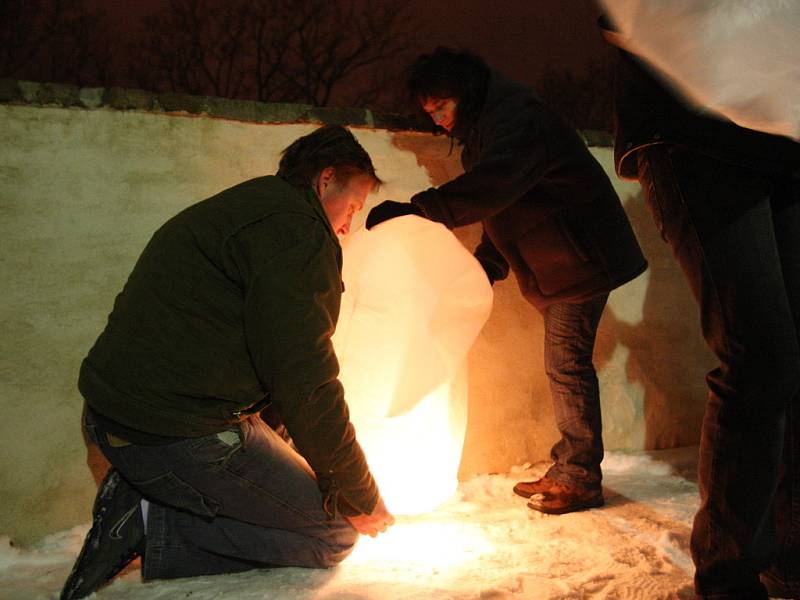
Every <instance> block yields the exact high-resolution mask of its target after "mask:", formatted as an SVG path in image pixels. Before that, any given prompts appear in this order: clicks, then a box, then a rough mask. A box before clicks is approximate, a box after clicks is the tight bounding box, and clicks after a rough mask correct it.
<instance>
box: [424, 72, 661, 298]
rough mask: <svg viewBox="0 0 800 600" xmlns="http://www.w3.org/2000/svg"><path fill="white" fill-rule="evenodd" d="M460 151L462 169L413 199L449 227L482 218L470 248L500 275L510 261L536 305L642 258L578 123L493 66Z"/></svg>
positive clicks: (629, 272) (624, 275) (618, 277)
mask: <svg viewBox="0 0 800 600" xmlns="http://www.w3.org/2000/svg"><path fill="white" fill-rule="evenodd" d="M461 161H462V164H463V165H464V169H465V172H464V173H463V174H462V175H460V176H459V177H457V178H455V179H453V180H452V181H450V182H448V183H446V184H444V185H442V186H440V187H438V188H431V189H428V190H426V191H424V192H420V193H419V194H416V195H415V196H414V197H413V198H412V199H411V202H412V203H413V204H414V205H416V206H417V207H418V208H419V209H420V210H421V211H422V212H423V214H424V215H425V216H426V217H427V218H429V219H431V220H434V221H438V222H440V223H443V224H444V225H446V226H447V227H448V228H450V229H452V228H454V227H460V226H463V225H470V224H472V223H477V222H481V224H482V225H483V230H484V235H483V240H482V242H481V244H480V246H479V247H478V248H477V250H476V252H475V255H476V257H477V258H478V259H479V260H481V261H482V262H483V263H484V264H485V265H488V268H489V270H491V271H493V272H494V274H495V275H496V276H497V277H496V278H498V279H501V278H504V277H506V275H507V274H508V268H509V266H510V267H511V270H513V271H514V274H515V275H516V277H517V281H518V283H519V287H520V290H521V291H522V293H523V295H524V296H525V298H526V299H527V300H528V301H529V302H531V304H533V305H534V306H536V307H537V308H538V309H539V310H543V309H544V308H546V307H547V306H548V305H550V304H552V303H554V302H583V301H585V300H588V299H590V298H592V297H594V296H597V295H600V294H604V293H607V292H609V291H610V290H612V289H614V288H616V287H618V286H620V285H622V284H624V283H626V282H628V281H630V280H631V279H633V278H634V277H636V276H637V275H639V274H640V273H641V272H642V271H644V270H645V269H646V268H647V261H646V260H645V259H644V256H643V255H642V252H641V249H640V248H639V244H638V242H637V241H636V237H635V236H634V233H633V230H632V229H631V225H630V223H629V222H628V218H627V216H626V215H625V212H624V210H623V208H622V205H621V203H620V200H619V198H618V196H617V194H616V192H615V191H614V189H613V187H612V186H611V182H610V181H609V179H608V176H607V175H606V173H605V171H603V168H602V167H601V166H600V164H599V163H598V162H597V161H596V160H595V158H594V157H593V156H592V155H591V154H590V153H589V150H588V148H587V147H586V144H584V142H583V140H582V139H581V138H580V136H579V135H578V134H577V132H576V131H575V130H574V129H572V128H571V127H569V126H568V125H567V124H566V123H564V122H563V121H562V119H561V118H560V117H559V116H558V115H556V114H555V113H554V112H553V111H551V110H550V109H548V108H547V107H546V106H544V105H543V104H542V103H541V101H540V100H539V99H538V98H537V97H536V95H535V94H534V93H533V92H532V91H530V90H529V89H527V88H526V87H524V86H522V85H520V84H517V83H516V82H513V81H510V80H508V79H506V78H504V77H503V76H502V75H501V74H500V73H498V72H496V71H492V72H491V75H490V78H489V83H488V88H487V92H486V98H485V101H484V103H483V109H482V111H481V112H480V114H479V116H478V117H477V119H476V121H475V123H474V126H473V127H471V128H470V129H469V132H468V133H467V134H466V139H465V141H464V149H463V152H462V157H461Z"/></svg>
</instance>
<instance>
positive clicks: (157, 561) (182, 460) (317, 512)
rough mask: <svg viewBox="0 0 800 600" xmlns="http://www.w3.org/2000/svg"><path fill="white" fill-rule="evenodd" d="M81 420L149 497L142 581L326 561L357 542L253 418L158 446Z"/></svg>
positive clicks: (304, 472) (301, 465)
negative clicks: (130, 440)
mask: <svg viewBox="0 0 800 600" xmlns="http://www.w3.org/2000/svg"><path fill="white" fill-rule="evenodd" d="M84 427H85V429H86V432H87V435H88V436H89V438H90V439H91V440H92V441H94V442H95V443H96V444H98V445H99V446H100V449H101V450H102V451H103V454H105V456H106V457H107V458H108V460H109V462H110V463H111V464H112V465H113V466H114V467H115V468H116V469H117V470H118V471H119V472H120V473H121V475H122V476H123V477H124V478H125V479H126V480H127V481H128V482H129V483H130V484H131V485H133V486H134V487H135V488H136V489H138V490H139V492H141V494H142V495H143V496H144V497H145V498H146V499H147V500H149V501H150V508H149V514H148V519H147V528H146V530H147V534H146V538H147V539H146V550H145V553H144V557H143V560H142V576H143V578H144V579H145V580H149V579H171V578H176V577H191V576H198V575H214V574H219V573H234V572H238V571H245V570H248V569H253V568H257V567H273V566H295V567H330V566H333V565H335V564H336V563H338V562H339V561H341V560H342V559H344V558H345V557H346V556H347V555H348V554H349V553H350V551H351V550H352V548H353V545H354V544H355V542H356V540H357V539H358V534H357V533H356V531H355V529H353V528H352V527H351V526H350V524H349V523H348V522H347V521H346V520H345V519H344V518H343V517H341V516H340V515H337V517H336V518H335V519H329V518H328V517H327V515H326V514H325V511H324V510H323V507H322V505H323V499H322V494H321V493H320V491H319V489H318V487H317V482H316V479H315V478H314V475H313V473H312V472H311V470H310V468H309V467H308V465H307V464H306V463H305V461H304V460H303V459H302V458H301V457H300V455H299V454H297V453H296V452H295V451H294V450H293V449H292V448H290V447H289V445H287V443H286V442H285V441H284V440H283V439H282V438H281V437H280V436H279V435H278V434H276V433H275V432H274V431H273V430H272V429H270V428H269V427H267V425H266V424H265V423H264V422H263V421H262V420H261V419H260V418H258V417H257V416H256V417H251V418H250V419H248V420H246V421H243V422H242V423H240V424H239V425H236V426H233V427H231V428H229V429H227V430H226V431H222V432H220V433H217V434H212V435H207V436H203V437H200V438H189V439H185V440H180V441H178V442H175V443H172V444H166V445H157V446H145V445H140V444H130V443H127V442H126V441H125V440H121V439H119V438H117V437H115V436H113V435H110V434H109V433H108V432H107V431H104V430H103V428H102V427H101V426H100V425H99V424H98V422H97V421H96V420H95V419H93V418H92V414H91V411H86V415H85V416H84Z"/></svg>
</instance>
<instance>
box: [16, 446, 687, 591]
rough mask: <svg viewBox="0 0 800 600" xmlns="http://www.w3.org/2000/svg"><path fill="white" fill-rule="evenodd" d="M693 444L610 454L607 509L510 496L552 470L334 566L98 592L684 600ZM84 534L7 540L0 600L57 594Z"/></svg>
mask: <svg viewBox="0 0 800 600" xmlns="http://www.w3.org/2000/svg"><path fill="white" fill-rule="evenodd" d="M696 455H697V448H685V449H678V450H668V451H659V452H648V453H644V452H640V453H607V455H606V458H605V461H604V462H603V471H604V481H603V483H604V487H605V497H606V505H605V507H603V508H601V509H593V510H589V511H584V512H580V513H572V514H567V515H562V516H549V515H542V514H541V513H537V512H535V511H533V510H531V509H529V508H527V506H526V501H525V500H524V499H522V498H519V497H517V496H515V495H514V494H513V493H512V491H511V489H512V487H513V485H514V483H516V482H517V481H522V480H530V479H533V478H537V477H539V476H541V475H542V474H543V473H544V471H545V469H546V467H547V465H545V464H538V465H535V466H533V467H528V466H525V467H516V468H513V469H512V470H511V472H510V473H506V474H499V475H483V476H478V477H475V478H473V479H471V480H469V481H465V482H463V483H461V485H460V486H459V489H458V493H457V495H456V497H455V498H453V499H452V500H451V501H449V502H448V503H447V504H446V505H444V506H442V507H440V508H438V509H437V510H436V511H434V512H431V513H428V514H425V515H420V516H416V517H399V518H398V522H397V524H396V525H395V526H394V527H392V528H391V529H390V530H389V531H388V532H387V533H385V534H383V535H381V536H379V537H377V538H375V539H372V538H367V537H365V538H362V539H361V540H360V541H359V543H358V545H357V546H356V549H355V551H354V552H353V554H352V555H351V556H350V557H348V559H347V560H345V561H344V562H343V563H342V564H341V565H339V566H338V567H337V568H334V569H330V570H317V569H297V568H291V569H274V570H259V571H250V572H248V573H244V574H236V575H218V576H215V577H198V578H193V579H182V580H173V581H160V582H150V583H147V584H142V583H141V581H140V577H139V569H138V568H133V569H129V570H128V572H127V573H126V574H125V575H124V576H122V577H120V578H118V579H117V580H115V581H114V583H113V584H112V585H110V586H108V587H106V588H104V589H102V590H101V591H100V592H98V593H97V594H96V596H93V598H97V599H98V600H100V599H112V598H113V599H119V600H160V599H170V600H172V599H174V598H191V599H192V600H212V599H213V600H219V599H224V598H232V599H236V600H240V599H241V600H262V599H280V600H283V599H285V600H401V599H402V600H406V599H408V600H411V599H415V600H416V599H425V598H432V599H436V600H467V599H473V598H474V599H481V600H504V599H518V598H532V599H536V600H539V599H542V600H547V599H561V598H569V599H584V598H588V599H595V598H597V599H609V600H610V599H612V598H613V599H615V600H628V599H631V600H632V599H637V598H641V599H646V600H658V599H664V600H666V599H684V598H686V599H688V598H693V597H694V594H693V592H692V591H691V580H692V572H693V568H692V563H691V560H690V558H689V550H688V544H689V532H690V529H691V523H692V517H693V515H694V512H695V511H696V509H697V505H698V496H697V485H696V483H694V470H695V466H696ZM87 529H88V524H87V525H82V526H78V527H75V528H73V529H71V530H69V531H65V532H61V533H58V534H55V535H51V536H49V537H47V538H45V539H44V540H42V541H41V542H40V543H39V544H37V545H36V546H35V547H32V548H29V549H25V550H20V549H17V548H14V547H12V546H10V545H9V541H8V538H0V598H2V599H9V600H11V599H13V600H27V599H34V598H36V599H52V598H57V597H58V591H59V590H60V587H61V584H62V583H63V581H64V579H65V578H66V575H67V573H68V571H69V569H70V568H71V566H72V562H73V561H74V559H75V557H76V556H77V554H78V551H79V549H80V546H81V543H82V541H83V536H84V535H85V534H86V531H87Z"/></svg>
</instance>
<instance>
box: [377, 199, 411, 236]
mask: <svg viewBox="0 0 800 600" xmlns="http://www.w3.org/2000/svg"><path fill="white" fill-rule="evenodd" d="M404 215H417V216H420V217H421V216H422V211H421V210H420V209H418V208H417V207H416V206H414V205H413V204H411V203H410V202H395V201H394V200H384V201H383V202H381V203H380V204H378V206H376V207H374V208H373V209H372V210H371V211H369V214H368V215H367V229H372V228H373V227H375V225H377V224H378V223H383V222H384V221H388V220H389V219H394V218H395V217H402V216H404Z"/></svg>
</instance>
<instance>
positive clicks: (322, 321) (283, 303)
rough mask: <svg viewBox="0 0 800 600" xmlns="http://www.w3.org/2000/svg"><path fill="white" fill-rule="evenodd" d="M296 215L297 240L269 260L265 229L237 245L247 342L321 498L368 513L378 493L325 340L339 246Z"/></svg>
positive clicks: (334, 311)
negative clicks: (299, 232)
mask: <svg viewBox="0 0 800 600" xmlns="http://www.w3.org/2000/svg"><path fill="white" fill-rule="evenodd" d="M300 218H302V219H304V221H303V225H304V227H303V228H302V229H305V233H304V234H302V237H300V236H298V239H293V240H289V241H288V242H285V243H283V244H281V245H282V246H283V248H281V249H280V250H279V251H277V252H275V253H274V254H272V255H270V254H269V251H266V252H263V254H265V255H266V256H265V257H264V258H263V259H261V258H260V256H259V254H258V252H259V245H260V244H262V243H271V244H273V246H274V238H275V237H276V235H275V234H274V232H272V231H271V230H267V231H262V232H261V234H262V235H250V236H248V237H247V241H245V242H243V243H241V244H240V246H239V248H238V254H239V260H238V261H237V262H238V263H239V264H241V265H242V268H243V269H244V270H245V271H246V272H247V276H246V278H245V280H246V281H247V285H246V289H245V290H244V315H243V317H244V327H245V336H246V340H247V345H248V349H249V351H250V355H251V359H252V362H253V367H254V369H255V371H256V374H257V376H258V378H259V380H260V381H261V382H262V385H263V386H264V388H265V389H266V390H267V391H268V392H269V393H270V394H271V396H272V401H273V402H274V403H275V405H276V407H277V409H278V411H279V412H280V414H281V417H282V418H283V422H284V425H285V426H286V429H287V430H288V432H289V434H290V435H291V436H292V439H293V441H294V443H295V445H296V446H297V449H298V450H299V451H300V454H302V455H303V457H304V458H305V459H306V460H307V461H308V463H309V464H310V465H311V468H312V469H313V470H314V472H315V473H316V475H317V480H318V482H319V484H320V487H321V488H322V490H323V493H326V494H327V495H332V496H333V498H334V500H335V498H336V492H337V490H338V492H340V493H341V495H342V496H343V497H344V499H345V500H346V502H347V504H349V505H350V506H351V507H353V508H354V509H355V510H356V511H358V512H360V513H365V514H369V513H371V512H372V511H373V509H374V508H375V505H376V503H377V501H378V497H379V493H378V488H377V485H376V484H375V481H374V479H373V477H372V475H371V473H370V471H369V468H368V466H367V462H366V458H365V456H364V453H363V451H362V449H361V447H360V445H359V444H358V441H357V440H356V436H355V430H354V428H353V425H352V423H351V422H350V416H349V411H348V408H347V403H346V402H345V398H344V389H343V387H342V384H341V382H340V381H339V379H338V374H339V364H338V361H337V359H336V354H335V352H334V349H333V344H332V342H331V335H332V334H333V332H334V329H335V326H336V321H337V319H338V315H339V303H340V297H341V290H342V283H341V276H340V262H339V260H340V259H339V256H340V255H339V248H338V245H336V243H335V242H334V241H333V240H332V239H331V237H330V234H329V233H328V232H327V231H326V230H325V229H324V227H323V226H322V224H320V223H319V222H316V221H314V220H313V219H311V218H308V217H300ZM270 233H273V235H272V236H270V235H269V234H270ZM278 235H280V234H278ZM270 237H272V240H271V241H270V242H264V241H263V240H264V239H269V238H270ZM271 250H272V251H274V248H271ZM327 501H328V498H327V497H326V502H327Z"/></svg>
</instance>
